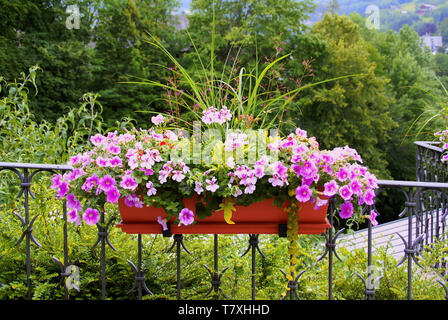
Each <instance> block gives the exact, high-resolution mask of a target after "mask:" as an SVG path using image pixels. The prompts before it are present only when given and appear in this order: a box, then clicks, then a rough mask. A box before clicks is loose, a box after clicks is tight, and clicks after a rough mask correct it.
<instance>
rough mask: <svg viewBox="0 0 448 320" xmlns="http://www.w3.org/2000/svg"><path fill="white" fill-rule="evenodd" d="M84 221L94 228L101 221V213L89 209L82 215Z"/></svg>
mask: <svg viewBox="0 0 448 320" xmlns="http://www.w3.org/2000/svg"><path fill="white" fill-rule="evenodd" d="M82 219H83V220H84V222H85V223H86V224H87V225H89V226H92V225H94V224H97V223H98V220H99V219H100V213H99V212H98V210H96V209H92V208H87V209H86V211H84V214H83V215H82Z"/></svg>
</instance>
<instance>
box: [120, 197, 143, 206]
mask: <svg viewBox="0 0 448 320" xmlns="http://www.w3.org/2000/svg"><path fill="white" fill-rule="evenodd" d="M124 203H125V204H126V205H127V206H128V207H136V208H143V201H141V200H140V199H139V198H138V196H137V195H136V194H130V195H127V196H126V197H125V198H124Z"/></svg>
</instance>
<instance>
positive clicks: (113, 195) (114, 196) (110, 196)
mask: <svg viewBox="0 0 448 320" xmlns="http://www.w3.org/2000/svg"><path fill="white" fill-rule="evenodd" d="M106 196H107V199H106V201H107V202H109V203H117V202H118V199H120V192H119V191H118V189H117V188H116V187H113V188H112V189H109V191H106Z"/></svg>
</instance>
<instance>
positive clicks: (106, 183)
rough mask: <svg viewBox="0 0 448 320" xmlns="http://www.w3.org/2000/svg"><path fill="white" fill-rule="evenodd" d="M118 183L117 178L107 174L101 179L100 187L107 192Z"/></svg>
mask: <svg viewBox="0 0 448 320" xmlns="http://www.w3.org/2000/svg"><path fill="white" fill-rule="evenodd" d="M116 184H117V182H116V181H115V179H114V178H113V177H112V176H111V175H109V174H107V175H105V176H104V177H102V178H101V179H100V180H99V189H100V190H102V191H104V192H107V191H109V190H110V189H112V188H113V187H115V185H116Z"/></svg>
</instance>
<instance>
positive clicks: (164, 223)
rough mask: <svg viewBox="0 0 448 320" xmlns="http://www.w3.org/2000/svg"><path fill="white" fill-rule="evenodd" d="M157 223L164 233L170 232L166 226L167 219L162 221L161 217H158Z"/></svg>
mask: <svg viewBox="0 0 448 320" xmlns="http://www.w3.org/2000/svg"><path fill="white" fill-rule="evenodd" d="M157 222H158V223H159V224H160V225H161V226H162V229H163V231H166V230H168V226H167V224H166V219H162V217H161V216H158V217H157Z"/></svg>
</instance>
